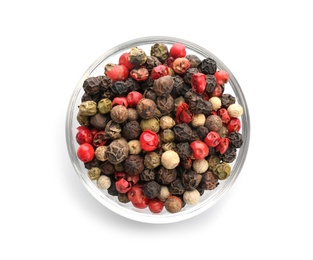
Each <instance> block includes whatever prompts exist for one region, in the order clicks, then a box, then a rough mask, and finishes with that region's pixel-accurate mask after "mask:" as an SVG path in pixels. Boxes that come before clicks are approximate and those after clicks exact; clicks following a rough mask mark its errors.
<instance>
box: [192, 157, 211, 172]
mask: <svg viewBox="0 0 313 260" xmlns="http://www.w3.org/2000/svg"><path fill="white" fill-rule="evenodd" d="M192 168H193V170H194V171H195V172H196V173H199V174H202V173H204V172H206V171H207V170H208V168H209V163H208V161H207V160H205V159H201V160H194V161H193V163H192Z"/></svg>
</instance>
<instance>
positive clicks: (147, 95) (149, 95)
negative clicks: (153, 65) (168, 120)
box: [143, 88, 158, 102]
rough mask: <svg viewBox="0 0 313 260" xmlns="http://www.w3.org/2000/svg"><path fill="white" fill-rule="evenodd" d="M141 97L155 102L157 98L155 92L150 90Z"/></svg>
mask: <svg viewBox="0 0 313 260" xmlns="http://www.w3.org/2000/svg"><path fill="white" fill-rule="evenodd" d="M143 97H144V98H148V99H151V100H153V101H154V102H155V101H156V99H157V97H158V96H157V95H156V94H155V92H154V91H153V90H152V89H151V88H148V89H146V90H145V92H144V93H143Z"/></svg>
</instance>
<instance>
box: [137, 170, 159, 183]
mask: <svg viewBox="0 0 313 260" xmlns="http://www.w3.org/2000/svg"><path fill="white" fill-rule="evenodd" d="M154 179H155V171H154V169H145V170H144V171H142V172H141V173H140V180H142V181H152V180H154Z"/></svg>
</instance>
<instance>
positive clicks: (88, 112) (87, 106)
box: [79, 100, 97, 116]
mask: <svg viewBox="0 0 313 260" xmlns="http://www.w3.org/2000/svg"><path fill="white" fill-rule="evenodd" d="M79 112H80V114H81V115H83V116H92V115H94V114H96V113H97V103H96V102H95V101H92V100H88V101H84V102H82V103H81V104H80V105H79Z"/></svg>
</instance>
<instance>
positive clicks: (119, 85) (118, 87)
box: [111, 81, 128, 96]
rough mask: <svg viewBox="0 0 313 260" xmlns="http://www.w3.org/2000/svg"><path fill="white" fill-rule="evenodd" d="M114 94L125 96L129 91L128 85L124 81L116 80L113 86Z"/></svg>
mask: <svg viewBox="0 0 313 260" xmlns="http://www.w3.org/2000/svg"><path fill="white" fill-rule="evenodd" d="M111 90H112V92H113V93H114V94H116V95H120V96H124V95H126V94H127V92H128V87H127V85H126V84H125V82H124V81H115V82H114V83H113V85H112V87H111Z"/></svg>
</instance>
